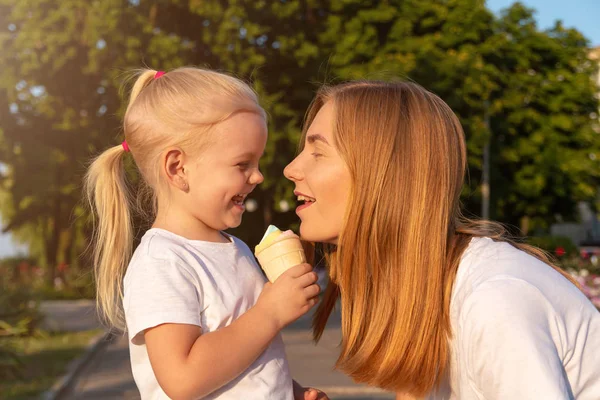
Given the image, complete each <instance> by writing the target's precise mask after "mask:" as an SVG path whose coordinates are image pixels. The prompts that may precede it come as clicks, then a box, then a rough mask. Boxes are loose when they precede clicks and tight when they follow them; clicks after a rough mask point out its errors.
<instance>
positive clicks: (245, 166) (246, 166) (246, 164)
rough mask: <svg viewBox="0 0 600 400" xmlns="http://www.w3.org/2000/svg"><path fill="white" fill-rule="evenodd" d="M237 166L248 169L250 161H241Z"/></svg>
mask: <svg viewBox="0 0 600 400" xmlns="http://www.w3.org/2000/svg"><path fill="white" fill-rule="evenodd" d="M237 166H238V167H240V169H248V168H249V167H250V163H247V162H243V163H239V164H238V165H237Z"/></svg>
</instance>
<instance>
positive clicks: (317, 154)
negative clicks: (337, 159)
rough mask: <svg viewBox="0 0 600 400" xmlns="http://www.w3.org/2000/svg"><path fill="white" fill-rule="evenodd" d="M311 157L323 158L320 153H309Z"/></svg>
mask: <svg viewBox="0 0 600 400" xmlns="http://www.w3.org/2000/svg"><path fill="white" fill-rule="evenodd" d="M311 155H312V156H313V157H314V158H319V157H323V154H321V153H311Z"/></svg>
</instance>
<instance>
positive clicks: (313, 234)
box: [300, 222, 338, 245]
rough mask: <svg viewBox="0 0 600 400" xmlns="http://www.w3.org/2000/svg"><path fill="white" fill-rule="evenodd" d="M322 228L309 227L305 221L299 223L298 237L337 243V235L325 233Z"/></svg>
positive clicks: (309, 240)
mask: <svg viewBox="0 0 600 400" xmlns="http://www.w3.org/2000/svg"><path fill="white" fill-rule="evenodd" d="M324 233H325V232H324V230H323V229H319V227H311V226H309V225H307V224H306V223H304V222H302V223H300V237H301V238H302V240H305V241H307V242H314V243H327V244H334V245H337V243H338V235H326V234H324Z"/></svg>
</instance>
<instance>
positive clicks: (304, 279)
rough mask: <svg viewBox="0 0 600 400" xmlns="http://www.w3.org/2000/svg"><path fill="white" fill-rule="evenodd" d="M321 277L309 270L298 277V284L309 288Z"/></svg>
mask: <svg viewBox="0 0 600 400" xmlns="http://www.w3.org/2000/svg"><path fill="white" fill-rule="evenodd" d="M318 279H319V276H318V275H317V273H316V272H312V271H311V272H308V273H306V274H304V275H302V276H301V277H299V278H298V281H297V282H298V284H299V285H300V287H303V288H307V287H309V286H310V285H312V284H313V283H315V282H316V281H317V280H318Z"/></svg>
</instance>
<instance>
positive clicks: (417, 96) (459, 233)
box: [285, 82, 600, 400]
mask: <svg viewBox="0 0 600 400" xmlns="http://www.w3.org/2000/svg"><path fill="white" fill-rule="evenodd" d="M306 128H307V129H306V130H305V132H304V141H303V150H302V152H301V153H300V155H298V157H297V158H296V159H295V160H294V161H292V163H291V164H290V165H288V166H287V167H286V169H285V175H286V177H288V178H289V179H291V180H292V181H293V182H294V183H295V185H296V191H295V193H296V195H297V196H298V197H299V200H302V201H303V202H304V204H302V205H301V206H299V207H298V208H297V211H296V212H297V214H298V216H299V217H300V219H301V221H302V223H301V225H300V233H301V235H302V237H303V238H304V239H305V240H308V241H314V242H321V243H325V244H326V246H325V247H326V248H325V250H326V256H327V259H328V261H329V275H330V277H331V283H330V285H329V286H328V287H327V290H326V292H325V298H324V299H323V301H322V302H321V306H320V307H319V309H318V310H317V313H316V319H315V336H316V337H317V338H318V337H319V336H320V335H321V334H322V332H323V329H324V326H325V323H326V321H327V318H328V317H329V315H330V313H331V310H332V308H333V306H334V305H335V302H336V299H337V298H338V297H341V305H342V307H341V310H342V336H343V339H342V346H341V355H340V358H339V360H338V363H337V365H338V367H339V368H340V369H342V370H343V371H344V372H346V373H347V374H348V375H350V376H351V377H353V378H354V379H355V380H356V381H359V382H365V383H369V384H371V385H374V386H379V387H382V388H385V389H388V390H393V391H395V392H397V393H398V395H397V398H398V399H404V398H412V397H423V396H428V397H427V398H429V399H436V400H442V399H443V400H448V399H452V400H481V399H487V400H493V399H499V400H504V399H515V400H516V399H518V400H525V399H526V400H542V399H544V400H546V399H556V400H558V399H578V400H598V399H600V368H599V366H600V363H599V362H598V354H600V314H599V313H598V311H597V310H596V309H595V308H594V306H593V305H592V303H591V302H590V301H589V300H588V299H587V298H586V297H585V296H584V294H583V293H582V292H581V291H580V290H579V289H578V288H577V286H576V285H575V284H574V282H573V279H572V278H571V277H570V276H569V275H568V274H566V273H565V272H564V271H561V270H560V269H559V268H557V267H556V266H553V265H552V264H551V262H550V260H549V259H548V258H547V257H545V255H544V254H543V253H542V252H541V251H540V250H539V249H536V248H534V247H531V246H527V245H524V244H518V243H514V242H512V241H511V240H509V238H508V237H507V236H506V235H505V234H504V232H503V230H502V229H501V226H500V225H498V224H496V223H493V222H484V221H479V222H477V221H470V220H467V219H465V218H463V217H462V216H461V212H460V201H459V199H460V193H461V189H462V186H463V180H464V175H465V168H466V160H467V155H466V146H465V140H464V134H463V131H462V128H461V126H460V123H459V121H458V118H456V116H455V115H454V113H453V112H452V110H450V108H449V107H448V106H447V105H446V104H445V103H444V102H443V101H442V100H441V99H440V98H439V97H437V96H435V95H434V94H432V93H430V92H428V91H426V90H425V89H423V88H422V87H420V86H418V85H416V84H412V83H405V82H395V83H386V82H351V83H347V84H343V85H339V86H334V87H325V88H323V89H322V90H321V91H320V92H319V93H318V95H317V97H316V99H315V101H314V102H313V105H312V106H311V108H310V110H309V112H308V120H307V123H306Z"/></svg>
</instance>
